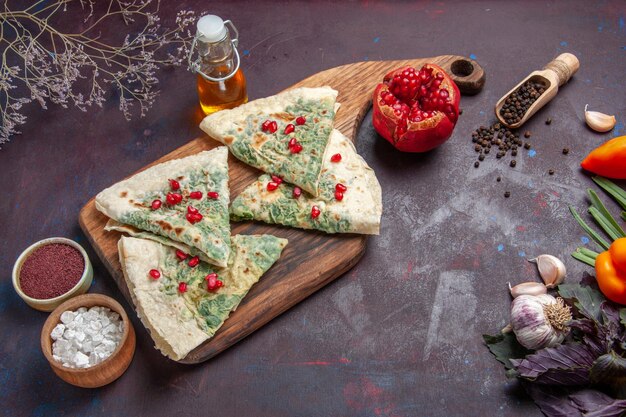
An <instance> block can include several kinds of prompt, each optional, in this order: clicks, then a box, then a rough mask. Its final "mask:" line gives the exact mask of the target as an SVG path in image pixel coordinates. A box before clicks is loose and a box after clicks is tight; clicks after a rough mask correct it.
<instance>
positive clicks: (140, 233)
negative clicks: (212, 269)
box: [104, 219, 211, 263]
mask: <svg viewBox="0 0 626 417" xmlns="http://www.w3.org/2000/svg"><path fill="white" fill-rule="evenodd" d="M104 230H106V231H107V232H111V231H116V232H121V233H126V234H127V235H129V236H132V237H139V238H141V239H148V240H152V241H154V242H158V243H161V244H163V245H166V246H171V247H173V248H174V249H178V250H181V251H183V252H185V253H186V254H188V255H189V256H190V257H193V256H197V257H198V259H200V260H201V261H204V262H208V263H211V262H210V260H209V259H208V258H207V256H206V255H205V254H204V252H202V251H200V250H198V249H196V248H194V247H192V246H189V245H185V244H184V243H181V242H177V241H175V240H172V239H169V238H167V237H165V236H159V235H155V234H154V233H150V232H146V231H144V230H141V229H137V228H136V227H133V226H131V225H128V224H122V223H120V222H117V221H115V220H113V219H109V220H108V221H107V224H105V225H104Z"/></svg>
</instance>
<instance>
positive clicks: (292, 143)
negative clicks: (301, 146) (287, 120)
mask: <svg viewBox="0 0 626 417" xmlns="http://www.w3.org/2000/svg"><path fill="white" fill-rule="evenodd" d="M296 143H298V141H297V140H296V138H291V139H289V143H288V144H287V146H288V147H290V148H291V147H292V146H294V145H295V144H296Z"/></svg>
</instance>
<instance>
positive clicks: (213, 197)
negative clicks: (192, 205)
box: [206, 191, 220, 200]
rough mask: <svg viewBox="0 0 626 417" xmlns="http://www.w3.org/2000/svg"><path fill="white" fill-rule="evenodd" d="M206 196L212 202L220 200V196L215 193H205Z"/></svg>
mask: <svg viewBox="0 0 626 417" xmlns="http://www.w3.org/2000/svg"><path fill="white" fill-rule="evenodd" d="M206 196H207V197H209V198H212V199H213V200H217V199H218V198H220V194H219V193H218V192H217V191H209V192H208V193H206Z"/></svg>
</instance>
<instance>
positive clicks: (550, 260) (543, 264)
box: [529, 255, 567, 288]
mask: <svg viewBox="0 0 626 417" xmlns="http://www.w3.org/2000/svg"><path fill="white" fill-rule="evenodd" d="M529 262H535V263H536V264H537V268H538V269H539V275H541V279H543V282H544V283H545V284H546V287H548V288H554V287H556V286H557V285H559V284H560V283H562V282H563V280H564V279H565V274H566V273H567V270H566V269H565V264H563V262H562V261H561V260H560V259H559V258H557V257H556V256H552V255H539V256H537V257H536V258H535V259H530V260H529Z"/></svg>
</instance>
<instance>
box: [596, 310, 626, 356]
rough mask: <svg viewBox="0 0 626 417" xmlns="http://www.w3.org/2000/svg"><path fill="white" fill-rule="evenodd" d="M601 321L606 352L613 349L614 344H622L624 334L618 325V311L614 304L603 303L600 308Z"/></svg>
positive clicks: (620, 325)
mask: <svg viewBox="0 0 626 417" xmlns="http://www.w3.org/2000/svg"><path fill="white" fill-rule="evenodd" d="M600 311H601V313H602V319H603V321H604V326H603V330H604V331H605V335H604V338H605V341H606V346H607V351H608V350H611V349H613V345H614V344H615V343H617V344H619V342H623V341H624V339H625V337H626V332H624V328H623V327H622V324H621V323H620V311H619V308H618V307H617V305H616V304H614V303H612V302H609V301H605V302H604V303H602V305H601V306H600Z"/></svg>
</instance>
